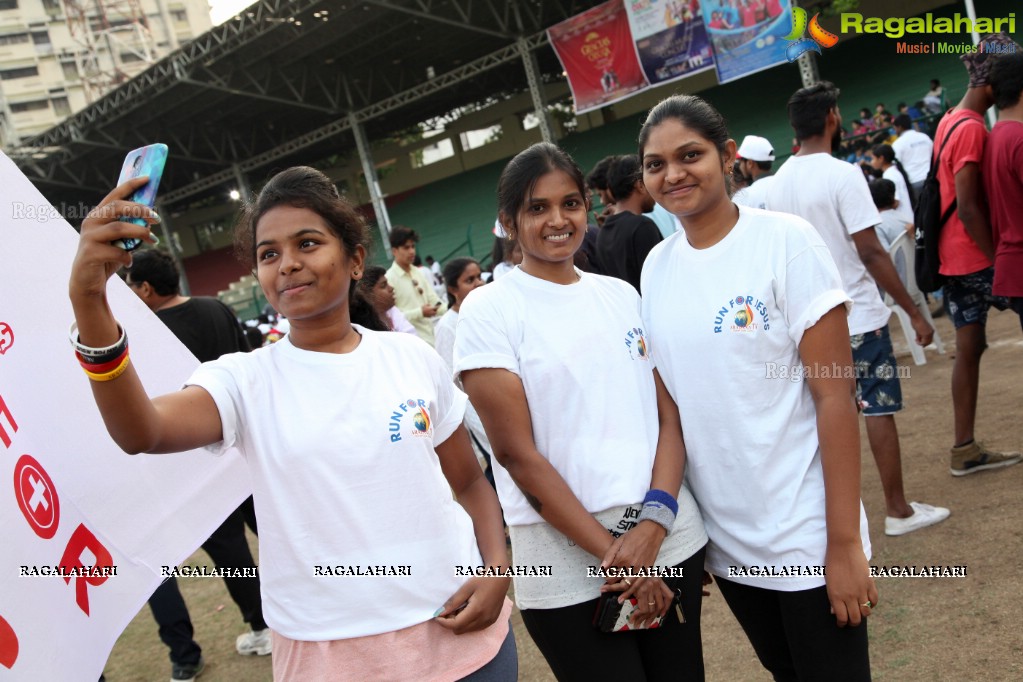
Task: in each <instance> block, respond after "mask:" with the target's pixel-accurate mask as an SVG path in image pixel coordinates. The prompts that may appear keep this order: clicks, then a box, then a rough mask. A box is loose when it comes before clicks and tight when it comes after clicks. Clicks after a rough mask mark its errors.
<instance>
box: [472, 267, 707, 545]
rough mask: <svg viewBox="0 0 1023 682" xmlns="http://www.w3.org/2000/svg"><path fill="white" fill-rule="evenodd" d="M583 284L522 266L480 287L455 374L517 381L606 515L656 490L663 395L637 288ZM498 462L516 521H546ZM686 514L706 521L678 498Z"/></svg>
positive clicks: (582, 487) (537, 435) (577, 485)
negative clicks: (501, 375)
mask: <svg viewBox="0 0 1023 682" xmlns="http://www.w3.org/2000/svg"><path fill="white" fill-rule="evenodd" d="M577 272H579V271H577ZM579 277H580V279H579V281H578V282H576V283H575V284H571V285H562V284H555V283H553V282H548V281H546V280H543V279H539V278H537V277H533V276H531V275H528V274H526V273H525V272H524V271H523V270H522V269H521V268H515V269H514V270H512V271H511V272H510V273H509V274H508V275H507V276H505V277H503V278H502V279H500V280H498V281H497V282H494V283H493V284H488V285H487V286H485V287H481V288H480V289H478V290H476V291H474V292H473V293H472V295H471V296H469V297H468V298H467V299H466V300H465V302H464V303H463V304H462V308H461V314H460V315H459V320H458V334H457V335H456V336H455V372H456V373H457V372H463V371H466V370H469V369H479V368H501V369H506V370H508V371H510V372H514V373H515V374H516V375H518V376H519V378H520V379H521V380H522V385H523V387H524V389H525V393H526V400H527V402H528V403H529V415H530V418H531V420H532V426H533V441H534V443H535V444H536V448H537V450H538V451H539V452H540V454H541V455H543V456H544V457H545V458H546V459H547V460H548V461H549V462H550V463H551V465H552V466H553V467H554V469H555V470H557V472H558V473H559V474H560V475H561V477H562V478H563V479H565V482H566V483H567V484H568V486H569V488H571V489H572V492H573V493H575V496H576V497H577V498H578V499H579V501H580V502H581V503H582V505H583V507H585V508H586V510H587V511H588V512H590V513H596V512H600V511H604V510H607V509H611V508H612V507H619V506H622V505H629V504H635V503H637V502H642V500H643V497H644V495H646V492H647V491H648V490H649V489H650V475H651V471H652V468H653V463H654V454H655V450H656V447H657V437H658V434H659V426H658V421H657V396H656V389H655V386H654V376H653V369H654V366H653V364H652V362H651V355H650V353H651V350H650V347H649V346H648V339H647V335H646V333H645V332H644V331H643V325H642V322H641V320H640V315H639V313H640V308H639V295H638V294H637V293H636V290H635V289H633V288H632V286H630V285H629V284H628V283H626V282H623V281H621V280H618V279H614V278H612V277H604V276H601V275H593V274H590V273H586V272H579ZM493 464H494V478H495V480H496V482H497V492H498V495H499V496H500V498H501V505H502V506H503V507H504V516H505V520H506V521H507V523H508V525H509V526H518V525H526V524H534V523H544V520H543V517H541V516H540V515H539V514H538V513H536V511H535V510H534V509H533V508H532V507H530V506H529V503H528V502H526V499H525V497H523V495H522V492H521V491H520V490H519V488H518V486H516V485H515V483H514V482H513V481H512V479H511V477H510V476H509V475H508V472H507V470H506V469H505V468H504V467H502V466H501V465H500V464H499V463H498V462H496V460H495V461H494V462H493ZM679 516H680V517H683V518H686V519H690V521H689V523H690V525H691V526H694V527H695V526H699V524H700V522H699V512H698V511H697V509H696V506H695V504H694V503H693V502H692V497H691V496H690V495H688V494H686V495H684V496H680V498H679ZM699 532H701V533H702V532H703V531H702V529H700V531H699Z"/></svg>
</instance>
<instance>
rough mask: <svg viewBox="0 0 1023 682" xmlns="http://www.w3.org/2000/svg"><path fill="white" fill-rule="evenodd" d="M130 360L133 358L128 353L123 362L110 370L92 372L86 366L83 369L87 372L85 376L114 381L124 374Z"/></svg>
mask: <svg viewBox="0 0 1023 682" xmlns="http://www.w3.org/2000/svg"><path fill="white" fill-rule="evenodd" d="M130 362H131V358H130V357H129V356H128V355H125V356H124V360H122V361H121V364H119V365H118V366H117V367H115V368H113V369H112V370H110V371H109V372H103V373H102V374H97V373H95V372H90V371H89V370H87V369H85V368H84V367H83V368H82V371H83V372H85V376H87V377H89V378H90V379H92V380H93V381H113V380H114V379H116V378H117V377H119V376H121V375H122V374H124V371H125V370H126V369H128V364H129V363H130Z"/></svg>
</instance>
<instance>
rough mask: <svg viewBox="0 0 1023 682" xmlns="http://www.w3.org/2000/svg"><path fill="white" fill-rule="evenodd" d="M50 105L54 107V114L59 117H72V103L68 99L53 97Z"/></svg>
mask: <svg viewBox="0 0 1023 682" xmlns="http://www.w3.org/2000/svg"><path fill="white" fill-rule="evenodd" d="M50 103H51V104H52V105H53V113H55V114H57V115H58V116H70V115H71V103H70V102H68V99H67V97H51V98H50Z"/></svg>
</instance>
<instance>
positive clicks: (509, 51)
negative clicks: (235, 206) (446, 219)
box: [162, 31, 547, 204]
mask: <svg viewBox="0 0 1023 682" xmlns="http://www.w3.org/2000/svg"><path fill="white" fill-rule="evenodd" d="M546 42H547V33H546V32H544V31H541V32H540V33H536V34H534V35H532V36H529V37H528V38H523V39H522V41H520V42H517V43H514V44H512V45H509V46H508V47H505V48H503V49H501V50H497V51H496V52H492V53H490V54H488V55H486V56H484V57H481V58H479V59H476V60H474V61H472V62H469V63H468V64H465V65H463V66H461V67H459V68H457V69H454V70H452V71H449V72H447V73H442V74H440V75H438V76H437V77H436V78H433V79H431V80H429V81H427V82H425V83H422V84H420V85H417V86H415V87H412V88H409V89H408V90H405V91H404V92H401V93H398V94H396V95H394V96H392V97H389V98H387V99H385V100H382V101H380V102H377V103H375V104H372V105H370V106H368V107H365V108H364V109H360V110H358V111H356V112H355V116H354V119H355V122H356V123H358V124H361V123H365V122H366V121H369V120H372V119H374V118H376V117H378V116H382V115H384V114H386V113H388V112H390V111H393V110H395V109H399V108H401V107H404V106H406V105H408V104H411V103H412V102H415V101H416V100H419V99H422V98H423V97H426V96H427V95H430V94H432V93H434V92H437V91H439V90H444V89H445V88H449V87H451V86H453V85H457V84H458V83H461V82H462V81H465V80H468V79H470V78H472V77H474V76H476V75H479V74H481V73H483V72H485V71H489V70H490V69H493V68H495V67H498V66H501V65H502V64H505V63H507V62H511V61H515V60H518V59H522V55H523V50H535V49H536V48H538V47H540V46H541V45H544V44H546ZM350 128H351V125H350V119H349V118H348V117H345V118H341V119H339V120H337V121H333V122H331V123H328V124H327V125H325V126H322V127H320V128H317V129H316V130H313V131H311V132H309V133H306V134H304V135H300V136H298V137H296V138H293V139H291V140H289V141H287V142H285V143H284V144H281V145H278V146H277V147H274V148H273V149H269V150H267V151H265V152H263V153H262V154H257V155H256V156H253V157H250V158H248V159H246V160H245V161H241V162H239V163H238V166H239V167H240V168H241V170H242V171H246V172H247V171H251V170H256V169H257V168H261V167H263V166H266V165H268V164H270V163H273V162H274V161H276V160H277V159H280V158H283V157H285V156H288V155H290V154H293V153H295V152H297V151H299V150H302V149H305V148H306V147H310V146H312V145H314V144H317V143H319V142H322V141H324V140H327V139H330V138H332V137H335V136H337V135H340V134H341V133H343V132H345V131H346V130H349V129H350ZM234 179H235V175H234V171H233V170H232V169H230V168H228V169H226V170H223V171H220V172H218V173H213V174H211V175H208V176H206V177H204V178H202V179H200V180H196V181H195V182H193V183H190V184H188V185H185V186H184V187H180V188H178V189H176V190H174V191H172V192H168V193H167V194H165V195H164V196H163V198H162V200H163V201H164V202H165V203H167V204H173V203H175V202H177V201H181V200H182V199H186V198H187V197H190V196H192V195H194V194H198V193H199V192H202V191H205V190H208V189H213V188H215V187H218V186H220V185H222V184H224V183H225V182H231V181H233V180H234Z"/></svg>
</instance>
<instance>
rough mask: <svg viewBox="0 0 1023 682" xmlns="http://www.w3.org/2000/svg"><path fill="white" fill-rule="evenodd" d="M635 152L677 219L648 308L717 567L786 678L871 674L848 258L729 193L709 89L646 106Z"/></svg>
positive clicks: (726, 141) (729, 146) (652, 259)
mask: <svg viewBox="0 0 1023 682" xmlns="http://www.w3.org/2000/svg"><path fill="white" fill-rule="evenodd" d="M639 151H640V157H641V159H642V163H643V182H644V184H645V185H646V187H647V190H648V191H649V192H650V194H651V195H652V196H653V197H654V200H655V201H657V203H659V204H660V205H661V206H663V207H664V208H665V209H667V210H668V211H669V212H671V213H672V214H674V215H675V216H676V217H677V218H678V219H679V221H680V222H681V224H682V228H683V229H682V231H680V232H676V233H675V234H674V235H672V236H671V237H669V238H668V239H667V240H665V241H664V242H662V243H661V244H659V245H657V246H656V247H654V249H653V250H652V251H651V252H650V255H649V257H648V258H647V260H646V263H645V264H644V266H643V275H642V283H643V291H644V296H643V321H644V323H645V325H646V329H647V331H649V332H650V334H651V335H652V336H653V337H654V338H655V339H656V340H657V344H658V345H657V348H658V349H659V352H658V353H657V356H656V357H657V367H658V369H659V371H660V372H661V376H662V377H663V379H664V384H665V386H666V387H667V389H668V392H669V393H670V394H671V396H672V398H673V399H674V400H675V402H676V403H677V404H678V411H679V414H680V417H681V422H682V431H683V433H684V434H685V444H686V452H687V454H688V462H689V468H688V470H687V475H686V480H687V482H688V483H689V484H690V486H691V488H692V491H693V495H694V496H695V497H696V499H697V501H698V502H699V504H700V510H701V512H702V513H703V518H704V522H705V523H706V527H707V534H708V535H709V536H710V544H709V545H708V548H707V570H708V571H709V572H710V573H711V574H712V575H714V576H715V578H716V581H717V584H718V586H719V588H720V589H721V593H722V594H723V595H724V597H725V600H726V601H727V602H728V606H729V607H730V608H731V610H732V612H733V613H734V614H735V616H736V618H737V619H738V621H739V623H740V624H741V625H742V627H743V630H745V632H746V635H747V636H748V637H749V639H750V642H751V643H752V644H753V648H754V649H755V650H756V653H757V656H758V657H759V658H760V661H761V663H762V664H763V665H764V667H765V668H767V669H768V670H769V671H770V672H771V673H772V674H773V675H774V678H775V679H777V680H795V679H800V680H810V679H829V680H857V681H859V680H869V679H870V660H869V657H868V656H867V627H866V622H865V620H866V617H867V616H869V615H870V613H871V609H873V608H875V607H876V606H877V601H878V597H877V589H876V587H875V586H874V581H873V580H872V579H871V577H870V573H869V568H868V565H867V555H868V554H869V552H870V539H869V536H868V534H867V521H866V516H865V514H864V512H863V505H862V504H861V503H860V444H859V428H858V425H857V421H856V404H855V401H854V384H853V371H852V369H853V367H852V356H851V351H850V348H849V330H848V325H847V323H846V311H847V306H848V305H849V303H850V299H849V297H848V296H847V295H846V293H845V292H844V291H843V289H842V283H841V280H840V279H839V275H838V269H837V268H836V267H835V263H834V261H833V260H832V258H831V255H830V252H829V251H828V248H827V246H826V245H825V244H824V241H823V240H822V239H821V237H820V236H819V235H818V234H817V232H816V231H815V230H814V228H813V227H812V226H811V225H810V224H809V223H808V222H806V221H805V220H803V219H801V218H798V217H796V216H793V215H790V214H786V213H773V212H770V211H764V210H760V209H755V208H747V207H745V206H736V205H735V204H734V203H732V201H731V200H730V199H729V196H728V190H727V174H728V173H729V172H730V169H731V168H732V164H733V162H734V160H735V151H736V148H735V141H734V140H732V139H730V138H729V137H728V129H727V128H726V127H725V122H724V119H723V118H722V117H721V114H719V113H718V112H717V110H716V109H714V107H712V106H711V105H710V104H708V103H707V102H706V101H704V100H703V99H701V98H699V97H695V96H691V95H681V96H675V97H670V98H668V99H666V100H664V101H663V102H661V103H660V104H658V105H657V106H656V107H654V108H653V109H651V111H650V114H649V115H648V116H647V119H646V122H645V123H644V124H643V127H642V129H641V131H640V136H639ZM680 292H681V293H680ZM804 368H805V369H804ZM821 368H823V370H824V371H820V369H821ZM765 567H766V568H767V570H766V571H765ZM772 567H773V568H772ZM793 567H795V569H796V570H789V569H791V568H793ZM825 568H826V575H825ZM776 572H777V573H778V574H777V575H776V574H775V573H776Z"/></svg>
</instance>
